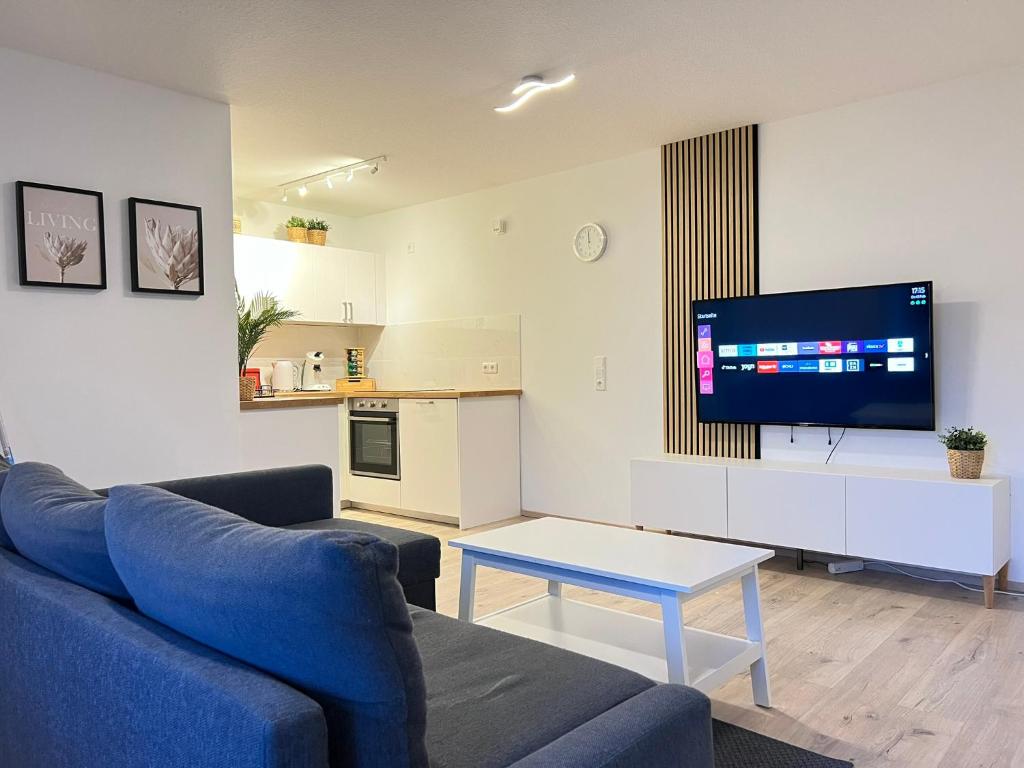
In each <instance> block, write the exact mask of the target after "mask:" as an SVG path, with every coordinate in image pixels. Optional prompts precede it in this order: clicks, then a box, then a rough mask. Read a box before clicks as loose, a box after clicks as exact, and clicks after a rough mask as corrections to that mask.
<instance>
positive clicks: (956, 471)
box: [939, 427, 988, 480]
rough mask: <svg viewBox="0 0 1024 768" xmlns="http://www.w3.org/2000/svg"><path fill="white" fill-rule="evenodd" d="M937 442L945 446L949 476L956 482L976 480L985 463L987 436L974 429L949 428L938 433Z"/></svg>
mask: <svg viewBox="0 0 1024 768" xmlns="http://www.w3.org/2000/svg"><path fill="white" fill-rule="evenodd" d="M939 442H940V443H942V444H943V445H944V446H946V458H947V459H948V460H949V474H950V475H952V476H953V477H955V478H957V479H958V480H977V479H978V478H979V477H981V466H982V464H984V463H985V446H986V445H988V436H987V435H986V434H985V433H984V432H982V431H981V430H979V429H975V428H974V427H949V428H948V429H946V431H945V432H940V433H939Z"/></svg>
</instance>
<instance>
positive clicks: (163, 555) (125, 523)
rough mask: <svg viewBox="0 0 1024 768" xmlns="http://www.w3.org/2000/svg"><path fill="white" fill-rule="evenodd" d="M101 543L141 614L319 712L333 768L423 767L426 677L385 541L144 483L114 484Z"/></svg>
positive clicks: (395, 562) (394, 554) (394, 558)
mask: <svg viewBox="0 0 1024 768" xmlns="http://www.w3.org/2000/svg"><path fill="white" fill-rule="evenodd" d="M107 541H108V544H109V547H110V552H111V558H112V559H113V561H114V565H115V566H116V567H117V570H118V573H120V574H121V578H122V579H123V580H124V583H125V584H126V585H127V587H128V590H129V591H130V592H131V595H132V597H133V598H134V599H135V602H136V605H138V607H139V610H140V611H141V612H142V613H144V614H146V615H147V616H149V617H151V618H153V619H156V620H157V621H159V622H160V623H162V624H165V625H166V626H169V627H171V628H172V629H176V630H177V631H179V632H181V633H182V634H184V635H186V636H188V637H191V638H192V639H193V640H198V641H199V642H201V643H205V644H206V645H209V646H211V647H213V648H216V649H217V650H219V651H221V652H222V653H226V654H228V655H229V656H233V657H234V658H236V659H240V660H242V661H245V662H247V663H249V664H251V665H253V666H254V667H257V668H259V669H262V670H264V671H265V672H269V673H270V674H273V675H276V676H277V677H279V678H281V679H283V680H285V681H287V682H289V683H291V684H292V685H294V686H295V687H296V688H298V689H300V690H302V691H303V692H304V693H306V694H307V695H308V696H310V697H311V698H313V699H314V700H316V701H317V702H318V703H319V704H320V705H321V707H323V709H324V716H325V719H326V721H327V729H328V743H329V750H330V760H331V766H332V768H347V767H348V766H359V767H360V768H364V767H365V768H406V767H407V766H408V767H410V768H425V766H426V765H427V760H426V747H425V742H424V731H425V719H426V700H425V690H424V680H423V671H422V668H421V665H420V657H419V654H418V653H417V650H416V644H415V642H414V640H413V635H412V622H411V621H410V617H409V611H408V608H407V606H406V604H405V600H404V598H403V595H402V588H401V586H400V585H399V583H398V580H397V579H396V578H395V572H396V570H397V566H398V552H397V550H396V549H395V547H394V546H393V545H392V544H389V543H387V542H385V541H382V540H380V539H378V538H377V537H375V536H370V535H368V534H364V533H355V532H348V531H289V530H286V529H282V528H271V527H267V526H263V525H259V524H258V523H252V522H250V521H248V520H245V519H243V518H241V517H239V516H237V515H234V514H232V513H230V512H225V511H224V510H221V509H216V508H214V507H211V506H207V505H205V504H202V503H200V502H196V501H192V500H190V499H186V498H183V497H181V496H178V495H176V494H173V493H170V492H169V491H165V490H162V489H159V488H151V487H142V486H121V487H117V488H113V489H111V491H110V502H109V504H108V507H107Z"/></svg>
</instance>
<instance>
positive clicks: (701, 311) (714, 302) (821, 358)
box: [692, 281, 935, 429]
mask: <svg viewBox="0 0 1024 768" xmlns="http://www.w3.org/2000/svg"><path fill="white" fill-rule="evenodd" d="M692 311H693V327H694V333H695V338H694V345H695V349H696V354H697V418H698V420H699V421H702V422H729V423H745V424H785V425H817V426H829V427H865V428H883V429H934V428H935V397H934V386H933V366H932V362H933V360H932V284H931V282H929V281H922V282H917V283H894V284H892V285H876V286H866V287H859V288H840V289H835V290H826V291H802V292H800V293H775V294H762V295H760V296H745V297H739V298H729V299H706V300H700V301H694V302H693V307H692Z"/></svg>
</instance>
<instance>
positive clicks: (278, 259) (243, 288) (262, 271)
mask: <svg viewBox="0 0 1024 768" xmlns="http://www.w3.org/2000/svg"><path fill="white" fill-rule="evenodd" d="M380 260H381V257H380V256H377V255H376V254H373V253H367V252H365V251H350V250H346V249H343V248H331V247H329V246H319V245H308V244H306V243H292V242H288V241H286V240H273V239H270V238H266V237H252V236H250V235H235V280H236V282H237V283H238V289H239V291H240V292H241V293H242V295H243V296H246V297H250V296H252V295H254V294H256V293H258V292H267V293H272V294H273V295H274V296H276V297H277V299H278V301H280V303H281V304H282V305H284V306H285V307H287V308H288V309H294V310H296V311H298V312H300V313H301V316H300V317H299V318H298V319H297V320H296V322H300V323H321V324H337V325H383V324H384V316H383V312H382V309H383V308H382V307H379V305H378V301H377V297H378V295H379V294H381V293H383V286H381V285H378V278H379V277H381V276H382V275H383V269H381V264H379V263H378V262H380Z"/></svg>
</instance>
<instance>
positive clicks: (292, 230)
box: [284, 216, 306, 243]
mask: <svg viewBox="0 0 1024 768" xmlns="http://www.w3.org/2000/svg"><path fill="white" fill-rule="evenodd" d="M284 226H285V228H286V229H287V230H288V239H289V240H291V241H292V242H293V243H304V242H306V220H305V219H304V218H302V217H301V216H292V217H291V218H290V219H288V221H286V222H285V223H284Z"/></svg>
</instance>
